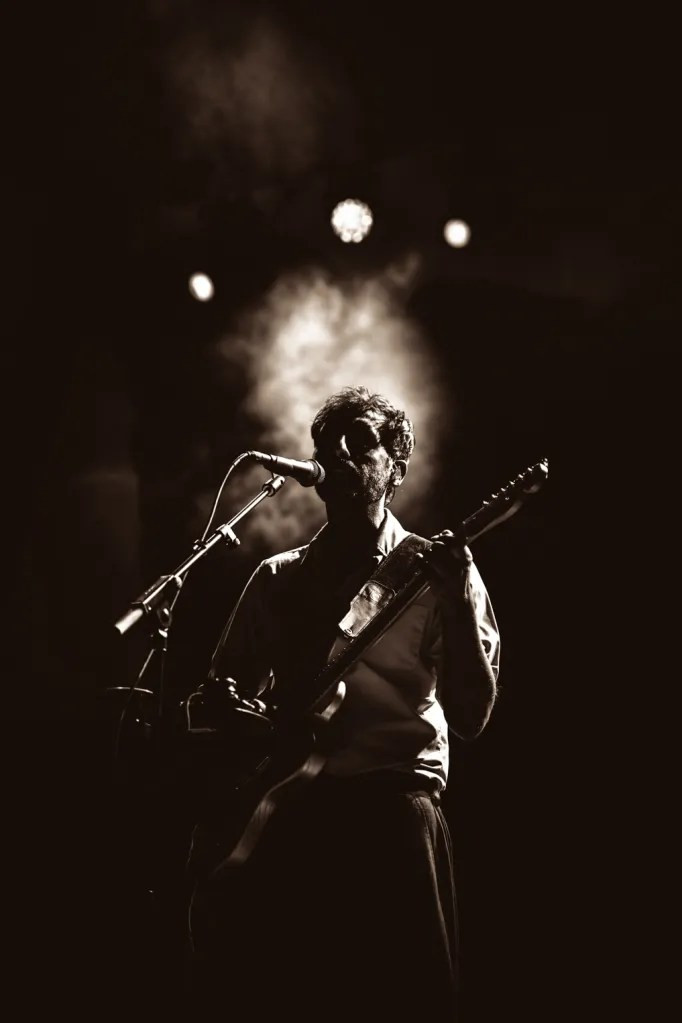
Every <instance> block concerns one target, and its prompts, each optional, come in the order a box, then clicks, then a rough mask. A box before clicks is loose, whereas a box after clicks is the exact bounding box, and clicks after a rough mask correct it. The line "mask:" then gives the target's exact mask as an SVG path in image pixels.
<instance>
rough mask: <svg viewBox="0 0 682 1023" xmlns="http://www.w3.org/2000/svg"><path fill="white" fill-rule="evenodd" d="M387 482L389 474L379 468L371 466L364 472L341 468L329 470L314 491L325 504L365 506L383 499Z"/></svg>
mask: <svg viewBox="0 0 682 1023" xmlns="http://www.w3.org/2000/svg"><path fill="white" fill-rule="evenodd" d="M389 480H390V472H389V471H388V470H384V469H382V468H381V467H379V466H372V467H371V468H369V469H366V470H365V472H358V471H357V470H356V469H351V468H350V467H348V468H346V467H341V468H339V469H338V470H337V469H332V470H330V471H329V472H328V473H327V476H326V478H325V481H324V483H322V484H321V485H320V486H318V487H316V488H315V489H316V490H317V493H318V495H319V496H320V497H321V498H322V500H323V501H324V502H325V503H326V504H330V503H332V504H335V505H344V504H352V505H362V506H367V505H370V504H374V503H376V502H377V501H379V500H380V499H381V498H382V497H383V495H384V494H385V492H386V489H387V487H388V483H389Z"/></svg>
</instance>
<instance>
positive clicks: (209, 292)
mask: <svg viewBox="0 0 682 1023" xmlns="http://www.w3.org/2000/svg"><path fill="white" fill-rule="evenodd" d="M189 290H190V293H191V294H192V295H194V297H195V298H196V299H198V301H199V302H208V300H209V299H210V298H213V292H214V288H213V281H212V280H211V278H210V277H208V276H207V274H192V276H191V277H190V279H189Z"/></svg>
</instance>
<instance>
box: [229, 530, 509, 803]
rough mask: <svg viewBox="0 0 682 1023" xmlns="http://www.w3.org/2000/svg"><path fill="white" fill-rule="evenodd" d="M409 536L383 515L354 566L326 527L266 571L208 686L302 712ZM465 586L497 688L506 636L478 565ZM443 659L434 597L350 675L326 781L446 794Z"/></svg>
mask: <svg viewBox="0 0 682 1023" xmlns="http://www.w3.org/2000/svg"><path fill="white" fill-rule="evenodd" d="M406 536H408V533H407V531H406V530H405V529H403V527H402V526H401V524H400V523H399V522H398V520H397V519H396V518H395V516H394V515H393V514H392V513H391V512H390V511H388V510H387V511H386V516H385V518H384V522H383V525H382V527H381V529H380V530H379V532H378V533H377V536H376V543H375V546H374V547H373V549H371V550H368V551H366V552H364V555H363V556H362V557H361V558H360V559H359V561H358V563H357V564H355V565H353V566H344V565H339V564H338V561H337V562H335V561H334V559H333V551H332V550H331V548H330V547H329V544H328V532H327V527H326V526H324V527H323V528H322V529H321V530H320V531H319V533H317V535H316V536H315V537H314V538H313V539H312V541H311V542H310V544H307V545H306V546H303V547H298V548H296V549H295V550H291V551H285V552H284V553H282V554H277V555H275V556H274V557H272V558H268V559H267V560H265V561H263V562H261V564H260V565H259V566H258V568H257V569H256V571H255V572H254V573H253V575H252V576H251V579H250V580H249V582H248V583H247V585H246V588H245V589H244V591H243V593H242V595H241V597H240V599H239V601H238V602H237V605H236V607H235V609H234V611H233V613H232V615H231V616H230V619H229V621H228V623H227V625H226V627H225V630H224V632H223V635H222V636H221V639H220V641H219V643H218V646H217V648H216V651H215V654H214V657H213V661H212V665H211V670H210V673H209V674H210V676H211V677H227V676H230V677H232V678H234V679H235V680H236V681H237V683H238V687H239V690H240V692H241V693H242V694H243V695H261V694H263V693H264V692H265V691H266V690H270V691H271V696H272V698H273V701H274V702H275V703H278V701H280V700H281V701H282V702H286V701H287V700H290V701H291V702H292V703H294V704H295V702H296V696H297V694H300V693H301V692H305V681H306V679H309V680H312V678H313V677H314V676H315V674H316V673H317V671H319V669H320V668H321V667H322V666H323V664H324V662H325V661H326V660H327V659H331V658H333V657H335V656H336V655H337V654H338V653H339V652H340V651H341V650H342V649H343V648H344V647H345V646H346V645H347V644H348V643H349V642H350V640H349V638H348V636H349V634H356V633H357V631H358V629H359V628H362V625H363V624H364V622H363V616H366V614H367V607H368V605H367V603H366V602H364V603H363V601H362V599H360V600H356V601H353V597H354V596H355V594H357V593H358V591H359V590H360V589H361V587H362V585H363V583H364V582H365V580H367V578H368V577H369V576H370V575H371V573H372V571H373V570H374V568H375V566H376V565H377V564H379V563H380V562H381V561H382V560H383V559H384V558H385V557H386V555H387V554H388V553H390V551H392V550H393V549H394V548H395V547H396V546H397V545H398V544H399V543H400V542H401V541H402V540H403V539H404V538H405V537H406ZM470 579H471V587H472V593H473V599H474V604H475V608H476V619H477V622H478V627H479V632H480V637H481V642H482V645H483V649H484V650H485V653H486V656H487V658H488V660H489V662H490V665H491V667H492V669H493V672H494V674H495V677H497V673H498V669H499V651H500V641H499V632H498V629H497V623H496V621H495V616H494V613H493V609H492V605H491V603H490V598H489V596H488V593H487V590H486V588H485V586H484V584H483V580H482V579H481V576H480V573H479V571H478V569H477V568H476V566H475V565H474V564H472V566H471V572H470ZM441 653H442V618H441V614H440V609H439V605H438V602H437V600H436V598H435V595H434V594H433V592H432V591H431V590H430V589H427V590H426V591H425V592H423V593H422V594H421V595H420V596H419V597H418V598H417V599H416V600H415V601H414V602H413V603H412V604H410V605H409V606H408V607H407V609H406V610H405V611H404V612H403V613H402V614H401V616H400V617H399V618H398V619H397V620H396V621H395V622H394V623H393V624H392V625H391V626H390V628H388V629H387V630H386V632H385V633H384V634H383V635H382V636H381V638H380V639H379V640H378V641H377V642H376V643H375V644H374V645H373V646H371V647H370V648H369V649H368V650H366V651H365V652H364V653H363V654H362V656H361V657H360V658H359V659H358V660H357V661H356V662H355V664H354V665H353V666H352V667H351V668H350V669H349V670H348V672H347V673H346V674H345V676H344V682H345V683H346V695H345V697H344V700H343V702H342V704H341V707H340V709H339V710H338V711H337V712H336V714H335V715H334V717H333V718H332V720H331V723H330V726H329V737H328V738H329V740H330V741H328V743H327V744H326V745H327V746H328V747H329V748H330V749H331V753H330V754H329V756H328V759H327V762H326V766H325V771H326V772H327V773H328V774H331V775H335V776H339V777H348V776H352V775H358V774H364V773H366V772H371V771H386V770H390V771H401V772H408V773H410V774H417V775H420V776H422V777H424V778H425V779H428V782H429V784H430V785H431V787H432V788H433V789H434V790H435V791H439V790H441V789H443V788H444V787H445V784H446V782H447V776H448V766H449V753H448V726H447V722H446V719H445V715H444V712H443V707H442V702H441V699H440V690H439V678H438V673H439V666H440V659H441ZM453 684H456V679H454V680H453Z"/></svg>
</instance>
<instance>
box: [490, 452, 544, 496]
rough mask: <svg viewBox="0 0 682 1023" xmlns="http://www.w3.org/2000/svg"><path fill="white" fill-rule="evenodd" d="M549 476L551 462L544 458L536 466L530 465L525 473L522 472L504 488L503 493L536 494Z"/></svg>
mask: <svg viewBox="0 0 682 1023" xmlns="http://www.w3.org/2000/svg"><path fill="white" fill-rule="evenodd" d="M548 475H549V462H548V460H547V459H546V458H542V459H541V460H540V461H539V462H536V463H535V465H530V466H529V467H528V468H527V469H524V471H523V472H520V473H519V475H518V476H515V477H514V479H513V480H510V481H509V483H507V485H506V486H505V487H503V488H502V491H501V492H502V493H505V491H507V490H509V491H514V492H519V491H520V492H521V493H523V494H535V493H536V492H537V491H538V490H539V489H540V487H541V486H542V485H543V483H544V482H545V480H546V479H547V477H548Z"/></svg>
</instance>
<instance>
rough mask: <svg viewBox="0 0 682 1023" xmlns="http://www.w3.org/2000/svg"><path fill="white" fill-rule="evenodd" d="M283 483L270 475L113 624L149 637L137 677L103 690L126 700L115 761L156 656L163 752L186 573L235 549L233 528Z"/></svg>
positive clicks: (148, 691)
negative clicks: (222, 547) (215, 553)
mask: <svg viewBox="0 0 682 1023" xmlns="http://www.w3.org/2000/svg"><path fill="white" fill-rule="evenodd" d="M284 483H286V478H285V477H284V476H277V475H273V476H272V477H271V478H270V479H269V480H266V481H265V483H264V484H263V486H262V487H261V490H260V492H259V493H258V494H256V496H255V497H253V498H251V500H250V501H248V502H247V504H245V505H244V507H243V508H242V509H241V511H239V512H237V514H236V515H235V516H233V517H232V518H231V519H230V520H229V521H228V522H225V523H224V524H223V525H222V526H218V528H217V529H216V530H215V531H214V532H213V533H212V534H211V535H210V536H209V537H207V538H206V539H205V540H196V541H195V542H194V544H193V547H192V552H193V553H192V554H190V556H189V557H188V558H186V559H185V560H184V561H183V562H182V563H181V564H180V565H178V567H177V568H176V569H175V571H174V572H171V573H169V574H168V575H161V576H159V578H158V579H157V580H156V582H154V583H153V584H152V585H151V586H149V587H148V588H147V589H146V590H145V591H144V592H143V593H141V594H140V595H139V596H138V597H136V598H135V600H133V601H132V602H131V604H130V606H129V608H128V610H127V611H126V612H125V614H124V615H122V616H121V618H119V619H118V621H117V622H116V624H115V628H116V631H117V632H118V634H119V635H120V636H125V635H126V634H127V633H128V632H130V631H131V630H132V629H134V628H136V627H137V626H139V625H140V624H141V623H143V622H145V623H146V624H147V625H148V627H149V631H150V633H151V644H152V645H151V649H150V651H149V653H148V655H147V657H146V659H145V662H144V664H143V666H142V668H141V670H140V673H139V675H138V676H137V678H136V679H135V680H134V682H133V683H132V685H130V686H114V687H112V688H110V689H108V690H107V692H110V693H114V694H116V695H119V694H120V693H121V691H122V690H123V691H127V694H128V696H127V699H126V702H125V705H124V707H123V710H122V712H121V716H120V719H119V723H118V728H117V732H116V739H115V751H114V755H115V759H116V760H117V759H118V754H119V747H120V738H121V732H122V728H123V722H124V720H125V718H126V716H127V714H128V710H129V708H130V705H131V702H132V700H133V697H134V696H135V694H136V693H137V694H139V695H141V696H142V695H143V694H144V696H150V697H151V696H153V695H154V694H153V690H151V689H143V688H141V687H140V682H141V681H142V678H143V676H144V675H145V673H146V672H147V670H148V669H149V666H150V664H151V663H152V661H153V659H154V655H155V654H157V655H158V657H157V661H158V665H159V668H158V690H157V706H156V721H157V727H158V733H159V746H157V752H159V751H160V750H161V749H162V748H163V745H164V744H163V737H164V733H165V725H166V718H167V713H166V698H165V671H166V660H167V654H168V634H169V632H170V628H171V624H172V618H173V608H174V606H175V602H176V600H177V599H178V596H179V595H180V589H181V587H182V585H183V583H184V581H185V578H186V576H187V573H188V572H189V571H190V569H191V568H193V567H194V565H196V564H197V562H199V561H200V560H201V559H202V558H203V557H205V556H206V555H207V554H208V552H209V551H210V550H212V549H213V548H214V547H215V546H217V545H218V544H219V543H227V545H228V546H229V547H238V546H239V543H240V541H239V539H238V537H237V536H236V534H235V532H234V528H233V527H234V526H236V525H237V523H238V522H240V521H241V520H242V519H243V518H245V517H246V516H247V515H248V514H249V512H251V511H253V509H254V508H256V507H257V506H258V505H259V504H260V503H261V501H264V500H265V498H266V497H273V496H274V495H275V494H276V493H277V491H278V490H279V489H280V488H281V487H282V486H283V484H284ZM147 727H148V730H149V729H151V725H148V726H147Z"/></svg>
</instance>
